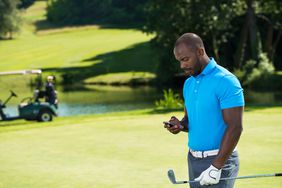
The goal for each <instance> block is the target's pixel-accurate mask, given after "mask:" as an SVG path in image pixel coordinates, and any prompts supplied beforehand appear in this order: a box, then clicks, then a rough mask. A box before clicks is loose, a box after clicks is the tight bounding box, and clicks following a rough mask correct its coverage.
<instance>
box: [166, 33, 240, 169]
mask: <svg viewBox="0 0 282 188" xmlns="http://www.w3.org/2000/svg"><path fill="white" fill-rule="evenodd" d="M197 40H198V39H197V38H196V39H195V38H193V36H192V39H191V40H190V44H187V42H188V43H189V40H188V41H185V43H184V42H183V43H180V44H178V45H177V46H176V47H175V49H174V55H175V58H176V59H177V60H178V61H179V62H180V68H181V69H183V70H184V72H185V73H186V74H188V75H192V76H197V75H199V74H200V73H201V72H202V71H203V70H204V68H205V67H206V65H207V64H208V62H209V57H208V55H207V54H206V53H205V49H204V47H203V46H201V45H197V44H198V43H197ZM195 41H196V42H195ZM195 43H196V44H195ZM243 110H244V108H243V107H234V108H228V109H223V110H222V116H223V119H224V122H225V124H226V125H227V129H226V131H225V133H224V137H223V139H222V142H221V147H220V149H219V153H218V155H217V157H216V158H215V160H214V161H213V163H212V165H213V166H214V167H216V168H218V169H221V168H222V167H223V166H224V164H225V162H226V160H227V159H228V157H229V156H230V154H231V153H232V152H233V150H234V148H235V147H236V145H237V143H238V141H239V139H240V135H241V133H242V130H243V126H242V118H243ZM169 121H170V122H171V123H172V124H174V126H173V127H171V128H169V127H167V126H166V125H165V128H167V130H168V131H169V132H171V133H173V134H178V133H179V132H181V131H185V132H187V131H188V130H189V128H188V114H187V111H186V109H184V117H183V119H182V121H179V120H178V119H177V118H176V117H174V116H172V117H171V119H170V120H169Z"/></svg>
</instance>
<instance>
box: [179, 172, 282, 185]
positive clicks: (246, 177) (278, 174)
mask: <svg viewBox="0 0 282 188" xmlns="http://www.w3.org/2000/svg"><path fill="white" fill-rule="evenodd" d="M275 176H282V173H275V174H259V175H252V176H238V177H228V178H221V179H220V180H219V181H224V180H234V179H250V178H264V177H275ZM196 182H199V181H195V180H191V181H176V184H184V183H196Z"/></svg>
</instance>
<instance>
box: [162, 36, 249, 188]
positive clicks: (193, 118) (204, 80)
mask: <svg viewBox="0 0 282 188" xmlns="http://www.w3.org/2000/svg"><path fill="white" fill-rule="evenodd" d="M174 55H175V58H176V59H177V60H178V61H179V62H180V67H181V69H183V70H184V72H185V73H186V74H187V75H189V76H190V77H189V78H188V79H187V80H186V81H185V84H184V88H183V96H184V103H185V109H184V117H183V119H182V120H181V121H179V120H178V119H177V118H176V117H174V116H172V117H171V119H170V120H169V122H170V123H171V124H173V125H174V126H172V127H169V125H168V124H165V128H167V129H168V130H169V131H170V132H171V133H173V134H178V133H179V132H181V131H185V132H188V135H189V137H188V147H189V152H188V157H187V158H188V159H187V160H188V168H189V179H190V180H197V181H199V183H191V184H190V187H192V188H199V187H205V186H206V185H210V186H209V187H210V188H231V187H233V186H234V182H235V180H228V181H219V179H220V178H223V177H235V176H237V174H238V170H239V159H238V153H237V151H236V145H237V143H238V141H239V138H240V135H241V132H242V130H243V128H242V115H243V109H244V96H243V89H242V87H241V85H240V83H239V81H238V79H237V78H236V77H235V76H234V75H233V74H232V73H230V72H229V71H228V70H226V69H225V68H223V67H221V66H220V65H218V64H217V63H216V62H215V60H214V59H213V58H209V57H208V55H207V54H206V52H205V47H204V44H203V41H202V39H201V38H200V37H199V36H198V35H196V34H194V33H186V34H184V35H182V36H181V37H180V38H179V39H178V40H177V41H176V43H175V47H174Z"/></svg>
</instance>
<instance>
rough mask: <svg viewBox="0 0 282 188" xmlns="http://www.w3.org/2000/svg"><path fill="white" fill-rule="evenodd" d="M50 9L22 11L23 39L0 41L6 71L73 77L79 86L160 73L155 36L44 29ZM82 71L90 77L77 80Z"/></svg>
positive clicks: (94, 27)
mask: <svg viewBox="0 0 282 188" xmlns="http://www.w3.org/2000/svg"><path fill="white" fill-rule="evenodd" d="M45 7H46V2H44V1H39V2H36V3H35V5H33V6H32V7H31V8H29V9H28V10H27V11H26V12H23V28H22V32H21V33H20V35H18V36H17V37H16V38H15V39H14V40H4V41H0V54H1V56H0V69H1V71H10V70H20V69H38V68H40V69H43V70H44V71H48V72H52V73H55V74H58V75H59V76H60V75H63V74H68V75H73V77H76V78H77V80H76V81H83V80H84V79H88V78H92V77H95V76H98V75H103V74H108V73H112V72H115V73H117V72H131V71H136V72H138V71H141V72H151V73H153V72H154V71H155V64H156V57H155V55H154V52H153V51H152V50H151V48H150V46H149V44H148V43H149V41H150V40H151V39H152V37H153V35H146V34H144V33H142V32H141V31H138V30H135V29H114V28H113V29H107V28H101V27H99V26H98V25H89V26H81V27H64V28H52V27H50V28H49V29H46V28H45V29H44V30H42V29H40V27H39V25H40V23H41V22H44V20H45V19H46V18H45ZM45 22H46V21H45ZM49 25H50V24H49ZM38 29H40V30H38ZM81 72H84V73H85V72H86V74H84V76H78V75H81V74H80V73H81Z"/></svg>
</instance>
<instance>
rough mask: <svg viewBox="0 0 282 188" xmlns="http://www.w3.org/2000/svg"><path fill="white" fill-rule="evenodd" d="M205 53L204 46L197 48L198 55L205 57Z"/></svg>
mask: <svg viewBox="0 0 282 188" xmlns="http://www.w3.org/2000/svg"><path fill="white" fill-rule="evenodd" d="M204 54H205V51H204V49H203V48H198V49H197V55H198V57H203V56H204Z"/></svg>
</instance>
